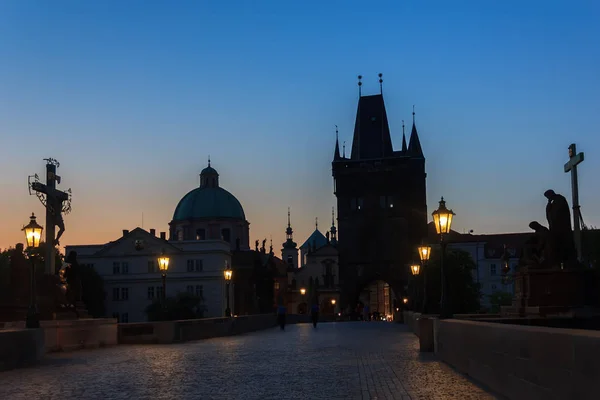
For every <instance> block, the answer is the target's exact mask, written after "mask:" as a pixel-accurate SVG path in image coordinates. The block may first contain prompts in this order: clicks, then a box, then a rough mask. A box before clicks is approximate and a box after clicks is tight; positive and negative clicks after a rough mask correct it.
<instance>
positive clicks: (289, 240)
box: [283, 207, 296, 249]
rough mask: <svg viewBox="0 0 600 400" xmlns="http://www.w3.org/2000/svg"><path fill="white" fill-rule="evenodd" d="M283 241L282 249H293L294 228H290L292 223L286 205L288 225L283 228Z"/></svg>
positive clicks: (294, 245)
mask: <svg viewBox="0 0 600 400" xmlns="http://www.w3.org/2000/svg"><path fill="white" fill-rule="evenodd" d="M285 239H286V240H285V243H284V244H283V248H284V249H295V248H296V243H295V242H294V230H293V229H292V223H291V220H290V208H289V207H288V225H287V228H286V230H285Z"/></svg>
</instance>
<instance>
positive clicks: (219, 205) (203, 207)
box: [173, 168, 246, 221]
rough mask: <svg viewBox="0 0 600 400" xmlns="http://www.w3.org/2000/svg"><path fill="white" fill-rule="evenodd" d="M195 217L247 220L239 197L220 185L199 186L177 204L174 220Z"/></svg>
mask: <svg viewBox="0 0 600 400" xmlns="http://www.w3.org/2000/svg"><path fill="white" fill-rule="evenodd" d="M211 169H212V168H211ZM215 172H216V171H215ZM194 218H236V219H241V220H244V221H245V220H246V216H245V215H244V209H243V208H242V205H241V204H240V202H239V201H238V199H236V198H235V196H234V195H232V194H231V193H229V192H228V191H227V190H225V189H223V188H220V187H199V188H196V189H194V190H192V191H191V192H189V193H188V194H186V195H185V196H183V198H182V199H181V201H179V204H177V208H176V209H175V213H174V214H173V221H183V220H187V219H194Z"/></svg>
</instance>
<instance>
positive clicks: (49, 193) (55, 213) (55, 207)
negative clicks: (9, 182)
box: [29, 158, 71, 274]
mask: <svg viewBox="0 0 600 400" xmlns="http://www.w3.org/2000/svg"><path fill="white" fill-rule="evenodd" d="M44 161H46V184H43V183H41V182H39V177H38V176H37V175H34V176H30V177H29V194H35V195H36V196H37V197H38V199H39V200H40V202H41V203H42V204H43V205H44V207H45V208H46V254H45V268H44V272H45V273H46V274H54V273H55V272H56V271H55V257H54V248H55V246H58V245H59V244H60V242H59V240H60V237H61V236H62V234H63V233H64V232H65V222H64V220H63V216H62V214H68V213H69V212H70V211H71V189H69V190H67V191H66V192H63V191H61V190H58V189H56V184H57V183H58V184H60V180H61V179H60V176H58V175H57V174H56V168H58V166H59V165H60V164H59V162H58V161H56V160H55V159H53V158H46V159H44ZM32 178H33V179H32ZM56 227H58V235H57V236H56V237H55V234H56Z"/></svg>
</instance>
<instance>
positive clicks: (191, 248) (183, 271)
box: [66, 161, 273, 322]
mask: <svg viewBox="0 0 600 400" xmlns="http://www.w3.org/2000/svg"><path fill="white" fill-rule="evenodd" d="M249 225H250V224H249V222H248V221H247V220H246V216H245V214H244V209H243V208H242V205H241V204H240V202H239V201H238V200H237V199H236V198H235V196H233V195H232V194H231V193H229V192H228V191H227V190H225V189H223V188H221V187H220V186H219V174H218V173H217V171H216V170H215V169H214V168H212V167H211V166H210V161H209V165H208V167H206V168H204V170H202V173H201V174H200V186H199V187H198V188H196V189H193V190H191V191H190V192H189V193H187V194H186V195H185V196H184V197H183V198H182V199H181V200H180V201H179V203H178V204H177V207H176V208H175V212H174V213H173V219H172V220H171V222H170V223H169V226H170V233H169V237H168V238H167V234H166V232H161V233H160V235H159V236H156V231H155V230H154V229H150V231H145V230H143V229H141V228H136V229H134V230H132V231H129V230H123V235H122V236H121V237H120V238H117V239H116V240H114V241H111V242H109V243H106V244H102V245H78V246H67V247H66V252H67V254H69V253H70V252H71V251H75V252H76V253H77V259H78V262H79V263H80V264H88V265H90V266H93V268H94V269H95V270H96V272H98V274H99V275H100V276H101V277H102V279H103V280H104V288H105V308H106V313H107V315H108V316H114V317H117V318H118V319H119V321H121V322H136V321H145V320H146V318H147V317H146V313H145V310H146V307H147V306H148V305H149V304H151V303H152V302H153V301H154V300H155V299H160V298H161V297H162V294H163V286H162V277H161V272H160V271H159V270H158V265H157V259H158V256H159V255H160V254H162V253H163V252H164V254H166V255H167V256H168V257H169V258H170V262H169V268H168V271H167V279H166V295H167V296H174V295H176V294H177V293H181V292H187V293H192V294H194V295H198V296H201V297H202V298H203V305H202V307H203V311H204V312H203V316H204V317H221V316H224V315H225V309H226V307H227V298H226V282H225V278H224V270H225V269H226V268H228V267H230V268H231V269H232V270H233V271H234V277H233V280H232V282H230V290H229V302H230V308H231V309H232V310H243V311H244V312H246V313H247V312H249V311H256V308H255V307H254V308H253V307H252V306H249V307H246V308H244V307H239V306H237V305H236V304H235V299H236V298H238V299H247V298H250V299H251V300H250V303H256V302H255V301H254V300H252V299H253V298H255V297H256V296H257V295H256V292H257V286H258V287H259V288H260V287H262V286H263V285H265V284H266V285H270V286H272V285H273V283H272V282H273V281H272V278H268V274H264V273H263V272H262V271H261V270H260V268H259V269H257V270H255V268H254V262H252V263H251V265H250V267H249V269H250V270H251V272H250V273H248V274H246V273H241V275H243V276H244V277H246V275H248V276H249V279H250V281H248V282H249V284H248V285H241V284H240V285H239V286H240V288H239V290H237V292H236V281H237V282H240V281H239V278H237V277H236V272H235V271H236V265H233V264H232V254H233V253H234V252H235V253H236V254H238V257H237V258H238V259H240V260H244V257H243V256H240V254H242V253H248V252H252V251H251V250H250V247H249ZM252 253H254V252H252ZM245 267H246V266H245V265H240V271H241V269H243V268H245ZM265 276H267V278H265ZM268 279H271V280H268ZM255 280H258V281H255ZM248 282H244V283H248ZM240 290H242V291H244V293H238V292H239V291H240ZM248 291H249V292H248ZM271 303H272V300H271V299H269V305H271ZM263 308H264V307H263Z"/></svg>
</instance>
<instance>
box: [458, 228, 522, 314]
mask: <svg viewBox="0 0 600 400" xmlns="http://www.w3.org/2000/svg"><path fill="white" fill-rule="evenodd" d="M531 236H532V234H530V233H500V234H488V235H473V234H458V233H454V234H453V235H452V238H451V239H450V243H449V244H448V248H449V249H453V248H454V249H460V250H462V251H465V252H467V253H469V254H470V255H471V258H472V259H473V261H474V263H475V265H476V268H475V270H474V271H473V281H474V282H476V283H478V284H479V287H480V291H481V299H480V304H481V308H482V309H488V308H490V307H491V306H492V304H491V302H490V300H491V299H492V297H493V296H494V295H496V294H500V293H503V294H506V295H513V294H514V282H513V280H512V275H513V274H514V273H515V272H516V270H517V266H518V265H519V258H520V257H521V253H522V249H523V246H524V244H525V242H526V241H527V240H528V239H529V238H531ZM507 263H508V267H509V270H505V267H506V264H507Z"/></svg>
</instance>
